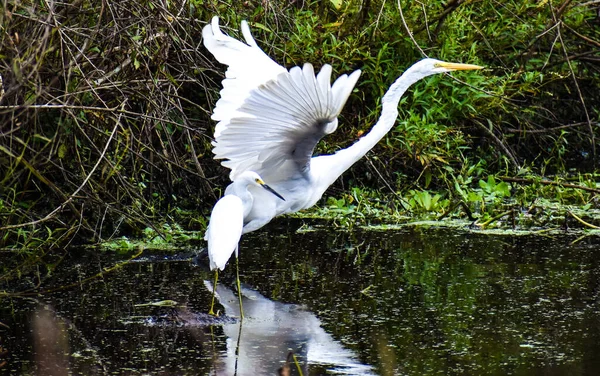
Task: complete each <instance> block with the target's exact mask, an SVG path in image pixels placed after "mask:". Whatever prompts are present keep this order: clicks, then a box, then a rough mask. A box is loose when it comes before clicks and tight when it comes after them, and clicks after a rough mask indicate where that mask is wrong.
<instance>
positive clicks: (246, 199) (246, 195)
mask: <svg viewBox="0 0 600 376" xmlns="http://www.w3.org/2000/svg"><path fill="white" fill-rule="evenodd" d="M225 194H226V195H235V196H238V197H239V198H240V199H242V203H243V205H244V218H246V216H248V214H249V213H250V210H251V209H252V204H253V202H254V196H252V193H250V191H249V190H248V183H247V182H243V181H234V182H233V183H231V184H229V185H228V186H227V188H226V189H225Z"/></svg>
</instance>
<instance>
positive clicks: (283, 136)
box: [213, 64, 360, 180]
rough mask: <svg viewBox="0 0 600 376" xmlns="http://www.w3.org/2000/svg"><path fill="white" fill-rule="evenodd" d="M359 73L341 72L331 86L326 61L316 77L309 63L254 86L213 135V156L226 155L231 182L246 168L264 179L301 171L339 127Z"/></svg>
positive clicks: (329, 68) (223, 157)
mask: <svg viewBox="0 0 600 376" xmlns="http://www.w3.org/2000/svg"><path fill="white" fill-rule="evenodd" d="M359 75H360V71H355V72H354V73H352V74H351V75H350V76H347V75H342V76H341V77H340V78H338V79H337V80H336V82H335V83H334V84H333V86H331V85H330V77H331V67H330V66H329V65H324V66H323V68H322V69H321V71H320V72H319V74H318V75H317V76H316V77H315V73H314V70H313V67H312V65H311V64H305V65H304V67H303V68H302V69H301V68H300V67H294V68H292V69H290V71H289V72H287V71H286V72H283V73H280V74H279V75H278V76H277V77H276V78H275V79H273V80H270V81H268V82H266V83H264V84H262V85H260V86H258V87H257V88H255V89H254V90H252V91H251V92H250V95H249V96H248V97H247V98H246V100H245V101H244V103H243V104H242V105H241V107H240V108H239V109H238V110H237V111H236V114H235V115H234V116H232V117H231V119H229V123H228V124H227V126H226V127H225V128H224V129H222V131H221V132H220V134H218V135H216V137H215V141H214V143H213V144H214V146H215V147H214V149H213V153H214V154H215V159H225V161H223V162H222V164H223V166H225V167H228V168H230V169H231V174H230V175H229V176H230V178H231V180H235V178H236V177H237V176H238V175H239V174H241V173H242V172H244V171H247V170H252V171H255V172H257V173H258V174H259V175H261V176H263V177H265V176H268V175H269V174H271V173H272V172H273V171H277V170H278V169H281V168H284V169H289V170H293V171H286V172H285V173H284V174H280V175H287V176H289V175H291V174H295V173H296V172H300V173H302V174H305V173H306V172H307V171H308V169H309V167H310V158H311V157H312V152H313V149H314V147H315V145H316V144H317V142H319V140H320V139H321V138H322V137H323V136H324V135H326V134H329V133H331V132H333V131H334V130H335V129H336V128H337V116H338V114H339V113H340V111H341V109H342V107H343V106H344V104H345V103H346V100H347V99H348V96H349V95H350V93H351V91H352V89H353V88H354V85H355V84H356V81H357V80H358V77H359Z"/></svg>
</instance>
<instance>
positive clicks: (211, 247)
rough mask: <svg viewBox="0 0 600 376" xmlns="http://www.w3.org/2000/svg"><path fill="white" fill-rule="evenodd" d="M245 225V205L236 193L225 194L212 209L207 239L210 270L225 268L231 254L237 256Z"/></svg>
mask: <svg viewBox="0 0 600 376" xmlns="http://www.w3.org/2000/svg"><path fill="white" fill-rule="evenodd" d="M243 227H244V206H243V204H242V200H241V199H240V198H239V197H237V196H235V195H226V196H223V197H222V198H221V199H220V200H219V201H217V203H216V204H215V207H214V208H213V210H212V213H211V215H210V221H209V222H208V229H207V230H206V236H205V239H206V240H208V258H209V260H210V270H213V269H214V268H219V269H220V270H223V269H224V268H225V265H226V264H227V261H229V258H230V257H231V254H232V253H233V252H234V251H235V252H236V256H237V249H238V243H239V242H240V238H241V236H242V228H243Z"/></svg>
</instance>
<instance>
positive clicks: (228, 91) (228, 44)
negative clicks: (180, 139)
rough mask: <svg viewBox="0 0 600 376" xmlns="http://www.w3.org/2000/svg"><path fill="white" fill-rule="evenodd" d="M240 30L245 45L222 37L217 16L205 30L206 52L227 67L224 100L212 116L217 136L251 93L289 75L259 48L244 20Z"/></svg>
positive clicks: (222, 94) (222, 91)
mask: <svg viewBox="0 0 600 376" xmlns="http://www.w3.org/2000/svg"><path fill="white" fill-rule="evenodd" d="M241 29H242V34H243V35H244V39H245V40H246V43H243V42H241V41H239V40H237V39H234V38H232V37H230V36H228V35H226V34H223V32H222V31H221V29H220V28H219V17H216V16H215V17H213V19H212V21H211V23H210V24H209V25H206V26H205V27H204V29H202V38H203V41H204V46H205V47H206V49H207V50H208V51H210V53H211V54H213V55H214V57H215V58H216V59H217V60H218V61H219V62H220V63H221V64H225V65H227V71H226V72H225V79H224V80H223V82H222V84H223V90H221V98H220V99H219V101H218V102H217V105H216V107H215V109H214V111H213V115H212V119H213V120H218V121H219V123H217V126H216V127H215V137H217V136H218V135H219V133H220V132H221V131H222V130H223V129H224V128H226V127H227V124H229V120H230V119H231V118H232V117H233V116H235V114H236V111H237V109H239V108H240V107H241V106H242V103H244V100H245V99H246V98H247V97H248V96H249V95H250V91H252V90H253V89H254V88H256V87H258V86H259V85H261V84H264V83H265V82H268V81H270V80H272V79H274V78H275V77H277V75H278V74H280V73H282V72H286V69H285V68H284V67H282V66H281V65H279V64H277V63H276V62H275V61H273V60H272V59H271V58H270V57H268V56H267V55H266V54H265V53H264V52H263V50H261V49H260V47H258V45H257V44H256V41H255V40H254V38H252V34H250V28H249V27H248V23H247V22H246V21H242V26H241Z"/></svg>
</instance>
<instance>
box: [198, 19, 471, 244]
mask: <svg viewBox="0 0 600 376" xmlns="http://www.w3.org/2000/svg"><path fill="white" fill-rule="evenodd" d="M241 29H242V34H243V36H244V39H245V42H246V43H243V42H241V41H239V40H236V39H234V38H231V37H229V36H227V35H225V34H223V33H222V32H221V30H220V28H219V19H218V17H214V18H213V19H212V22H211V24H209V25H207V26H205V27H204V29H203V31H202V35H203V38H204V45H205V46H206V48H207V49H208V50H209V51H210V52H211V53H212V54H213V55H214V56H215V58H216V59H217V60H218V61H219V62H221V63H223V64H225V65H227V66H228V68H227V71H226V74H225V80H223V90H221V98H220V99H219V101H218V102H217V105H216V107H215V109H214V112H213V115H212V118H213V119H214V120H217V121H218V123H217V125H216V127H215V134H214V136H215V140H214V142H213V145H214V149H213V153H214V154H215V159H222V160H223V162H221V163H222V165H223V166H225V167H227V168H230V169H231V173H230V175H229V176H230V178H231V180H232V181H233V183H232V184H230V185H229V186H228V187H227V189H226V191H225V193H226V195H227V194H231V193H233V192H234V191H236V190H237V189H238V188H236V183H237V178H238V177H239V176H241V175H243V174H244V172H246V171H255V172H256V173H258V174H259V175H260V176H261V177H262V178H263V179H264V180H265V181H266V182H268V183H269V185H270V186H271V187H273V189H274V190H276V191H277V192H279V193H280V194H281V195H282V196H283V197H284V198H285V201H284V200H281V199H279V198H277V197H275V196H273V195H271V194H270V193H268V192H266V191H265V190H263V189H259V188H258V187H256V186H248V189H247V192H249V194H250V196H251V197H252V200H248V201H244V200H242V201H243V204H244V208H246V205H248V202H249V203H250V204H249V205H250V209H249V210H248V213H247V214H245V215H244V219H243V222H244V225H243V228H242V233H247V232H250V231H254V230H256V229H259V228H261V227H262V226H264V225H265V224H267V223H268V222H269V221H270V220H271V219H272V218H274V217H276V216H278V215H281V214H285V213H291V212H296V211H298V210H302V209H306V208H309V207H311V206H313V205H314V204H315V203H316V202H317V201H318V200H319V199H320V198H321V196H322V195H323V193H324V192H325V190H326V189H327V188H328V187H329V186H330V185H331V184H332V183H333V182H334V181H335V180H336V179H337V178H338V177H339V176H340V175H341V174H342V173H343V172H344V171H346V170H347V169H348V168H350V166H352V165H353V164H354V163H355V162H356V161H358V160H359V159H360V158H362V157H363V156H364V155H365V154H366V153H367V152H368V151H369V150H371V148H373V146H375V145H376V144H377V142H379V140H381V138H383V137H384V136H385V135H386V134H387V132H389V130H390V129H391V128H392V127H393V125H394V123H395V121H396V117H397V115H398V109H397V107H398V103H399V101H400V98H401V96H402V94H403V93H404V92H405V91H406V90H407V89H408V87H409V86H410V85H412V84H413V83H415V82H417V81H419V80H420V79H422V78H424V77H427V76H429V75H432V74H436V73H443V72H450V71H454V70H469V69H480V68H481V67H479V66H476V65H469V64H453V63H446V62H442V61H439V60H435V59H424V60H421V61H419V62H417V63H416V64H414V65H413V66H411V67H410V68H409V69H407V70H406V71H405V72H404V74H403V75H402V76H400V77H399V78H398V79H397V80H396V81H395V82H394V83H393V84H392V86H391V87H390V89H389V90H388V91H387V93H386V94H385V96H384V97H383V99H382V113H381V117H380V118H379V121H378V122H377V123H376V124H375V126H374V127H373V129H371V131H370V132H369V133H368V134H367V135H365V136H363V137H362V138H361V139H360V140H359V141H357V142H356V143H354V144H353V145H352V146H350V147H348V148H346V149H343V150H340V151H338V152H337V153H335V154H333V155H323V156H317V157H313V156H312V153H313V150H314V148H315V146H316V144H317V143H318V142H319V140H320V139H321V138H322V137H324V136H325V135H327V134H330V133H332V132H333V131H335V130H336V128H337V125H338V120H337V116H338V115H339V114H340V112H341V110H342V107H343V106H344V104H345V103H346V100H347V99H348V96H349V95H350V93H351V92H352V90H353V88H354V86H355V84H356V82H357V80H358V78H359V76H360V71H359V70H357V71H355V72H353V73H352V74H350V75H349V76H348V75H342V76H340V77H339V78H338V79H337V80H336V81H335V82H334V84H333V85H331V84H330V77H331V71H332V68H331V66H329V65H327V64H326V65H323V67H322V68H321V71H320V72H319V73H318V74H317V75H316V76H315V73H314V70H313V67H312V65H311V64H305V65H304V66H303V67H302V68H300V67H294V68H292V69H290V70H289V71H288V70H286V69H285V68H284V67H282V66H281V65H279V64H277V63H276V62H275V61H273V60H272V59H271V58H269V57H268V56H267V55H266V54H265V53H264V52H263V51H262V50H261V49H260V48H259V47H258V45H257V44H256V41H255V40H254V38H253V37H252V35H251V34H250V29H249V27H248V24H247V23H246V22H245V21H242V26H241ZM213 215H214V214H213ZM232 231H233V230H232ZM235 231H236V234H237V231H238V229H237V228H236V229H235ZM209 247H210V241H209Z"/></svg>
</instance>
